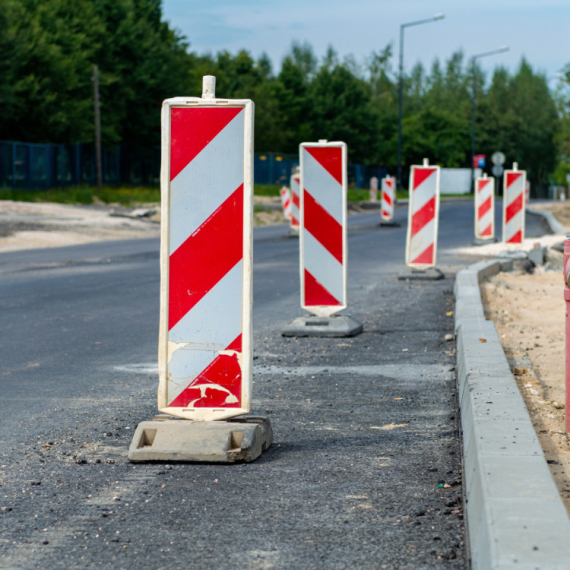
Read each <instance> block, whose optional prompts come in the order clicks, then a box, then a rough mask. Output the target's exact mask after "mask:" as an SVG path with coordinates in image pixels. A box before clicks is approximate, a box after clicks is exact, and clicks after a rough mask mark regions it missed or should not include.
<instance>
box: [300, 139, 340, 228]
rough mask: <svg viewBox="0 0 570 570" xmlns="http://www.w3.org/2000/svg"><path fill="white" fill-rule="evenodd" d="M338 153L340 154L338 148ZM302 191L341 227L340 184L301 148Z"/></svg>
mask: <svg viewBox="0 0 570 570" xmlns="http://www.w3.org/2000/svg"><path fill="white" fill-rule="evenodd" d="M338 152H339V153H341V152H342V151H341V149H340V147H339V148H338ZM303 185H304V187H305V188H304V189H305V190H306V191H307V192H308V193H309V194H310V195H311V196H312V197H313V198H314V199H315V200H316V201H317V202H318V203H319V204H320V205H321V206H322V207H323V208H324V209H325V210H326V211H327V212H328V213H329V214H330V215H331V216H332V217H333V218H334V219H335V220H336V221H337V222H338V223H339V224H340V225H342V184H339V183H338V182H337V181H336V180H335V178H334V177H333V176H332V175H331V174H330V173H329V172H327V170H326V169H325V168H324V166H322V165H321V163H320V162H319V161H318V160H316V159H315V158H313V156H312V155H311V153H310V152H309V151H308V150H307V149H306V148H303Z"/></svg>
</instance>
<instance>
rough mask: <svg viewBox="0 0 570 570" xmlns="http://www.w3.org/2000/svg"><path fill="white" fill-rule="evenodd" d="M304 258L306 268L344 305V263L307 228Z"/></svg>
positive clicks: (304, 238) (304, 234) (304, 237)
mask: <svg viewBox="0 0 570 570" xmlns="http://www.w3.org/2000/svg"><path fill="white" fill-rule="evenodd" d="M303 259H304V263H305V269H306V270H307V271H308V272H309V273H310V274H311V275H312V276H313V277H314V278H315V279H316V280H317V281H318V282H319V283H320V284H321V285H322V286H323V287H324V288H325V289H326V290H327V291H328V292H329V293H330V294H331V295H332V296H333V297H334V298H335V299H336V300H337V301H338V302H339V303H342V304H343V305H344V304H345V301H344V294H343V290H344V288H343V279H344V277H343V268H342V264H340V263H339V262H338V261H337V259H336V258H335V257H333V256H332V255H331V254H330V253H329V251H328V250H327V249H326V248H325V247H323V246H322V245H321V244H320V242H318V241H317V240H316V239H315V238H314V237H313V236H312V235H311V233H310V232H309V231H307V230H303Z"/></svg>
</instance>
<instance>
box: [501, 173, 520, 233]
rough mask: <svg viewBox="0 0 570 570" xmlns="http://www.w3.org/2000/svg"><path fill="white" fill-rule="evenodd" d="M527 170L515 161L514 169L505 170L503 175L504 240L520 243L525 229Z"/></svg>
mask: <svg viewBox="0 0 570 570" xmlns="http://www.w3.org/2000/svg"><path fill="white" fill-rule="evenodd" d="M525 188H526V172H525V171H524V170H519V169H518V164H517V163H516V162H514V163H513V168H512V170H505V174H504V177H503V241H504V242H505V243H511V244H520V243H522V242H523V240H524V230H525V210H526V208H525V200H524V194H525Z"/></svg>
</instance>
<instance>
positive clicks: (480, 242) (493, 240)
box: [473, 238, 498, 245]
mask: <svg viewBox="0 0 570 570" xmlns="http://www.w3.org/2000/svg"><path fill="white" fill-rule="evenodd" d="M497 242H498V240H497V238H490V239H482V238H475V239H474V240H473V245H487V244H489V243H497Z"/></svg>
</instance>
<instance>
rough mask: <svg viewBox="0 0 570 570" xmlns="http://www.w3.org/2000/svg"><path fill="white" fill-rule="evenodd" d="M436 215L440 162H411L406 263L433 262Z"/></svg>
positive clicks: (422, 264)
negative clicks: (430, 163)
mask: <svg viewBox="0 0 570 570" xmlns="http://www.w3.org/2000/svg"><path fill="white" fill-rule="evenodd" d="M438 219H439V166H429V165H428V161H427V159H424V164H423V165H422V166H412V168H411V174H410V201H409V209H408V234H407V241H406V264H407V265H408V266H409V267H414V268H419V269H427V268H429V267H434V266H435V260H436V255H437V229H438Z"/></svg>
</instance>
